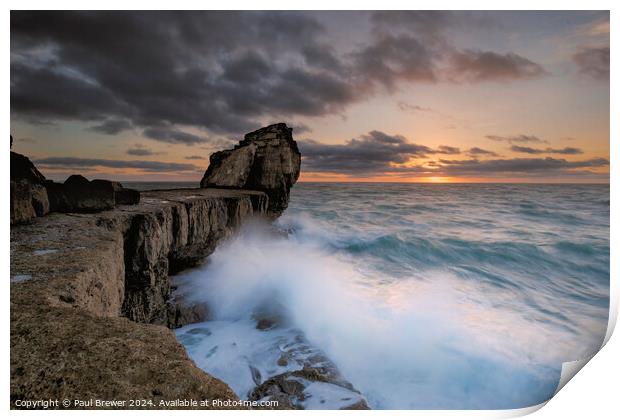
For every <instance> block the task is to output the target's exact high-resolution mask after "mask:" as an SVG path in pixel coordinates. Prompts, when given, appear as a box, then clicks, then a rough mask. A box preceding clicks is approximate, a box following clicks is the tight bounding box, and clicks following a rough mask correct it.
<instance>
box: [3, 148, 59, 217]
mask: <svg viewBox="0 0 620 420" xmlns="http://www.w3.org/2000/svg"><path fill="white" fill-rule="evenodd" d="M45 182H46V180H45V177H44V176H43V174H41V172H39V171H38V170H37V168H36V167H35V166H34V165H33V164H32V162H31V161H30V159H28V158H27V157H26V156H24V155H20V154H19V153H15V152H11V224H15V223H24V222H28V221H30V220H32V219H33V218H35V217H40V216H43V215H45V214H47V213H49V211H50V204H49V200H48V196H47V191H46V189H45V187H44V185H45Z"/></svg>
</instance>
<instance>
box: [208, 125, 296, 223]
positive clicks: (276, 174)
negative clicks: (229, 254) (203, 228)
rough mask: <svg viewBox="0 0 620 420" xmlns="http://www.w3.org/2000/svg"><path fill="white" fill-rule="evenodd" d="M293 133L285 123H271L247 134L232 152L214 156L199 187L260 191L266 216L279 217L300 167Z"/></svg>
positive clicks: (219, 153) (230, 150)
mask: <svg viewBox="0 0 620 420" xmlns="http://www.w3.org/2000/svg"><path fill="white" fill-rule="evenodd" d="M292 132H293V129H292V128H289V127H287V125H286V124H284V123H279V124H273V125H270V126H268V127H264V128H261V129H260V130H257V131H254V132H251V133H248V134H246V135H245V137H244V139H243V140H242V141H240V142H239V144H238V145H236V146H235V147H234V149H229V150H223V151H220V152H216V153H213V154H212V155H211V156H210V158H209V167H208V168H207V170H206V172H205V174H204V176H203V178H202V181H200V186H201V187H202V188H208V187H220V188H241V189H248V190H257V191H263V192H265V193H266V194H267V196H268V197H269V209H268V210H269V213H270V214H271V215H274V216H278V215H280V214H281V213H282V212H283V211H284V210H285V209H286V207H287V206H288V200H289V194H290V189H291V187H292V186H293V184H294V183H295V182H296V181H297V179H298V178H299V171H300V165H301V154H300V153H299V149H298V148H297V143H296V142H295V140H293V135H292Z"/></svg>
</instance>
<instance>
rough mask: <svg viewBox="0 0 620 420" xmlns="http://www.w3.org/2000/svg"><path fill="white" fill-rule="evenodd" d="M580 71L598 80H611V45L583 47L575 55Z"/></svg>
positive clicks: (574, 59) (574, 58)
mask: <svg viewBox="0 0 620 420" xmlns="http://www.w3.org/2000/svg"><path fill="white" fill-rule="evenodd" d="M573 61H574V62H575V64H577V68H578V69H579V72H580V73H581V74H583V75H586V76H589V77H591V78H593V79H596V80H609V47H604V48H583V49H581V50H579V51H578V52H576V53H575V54H574V55H573Z"/></svg>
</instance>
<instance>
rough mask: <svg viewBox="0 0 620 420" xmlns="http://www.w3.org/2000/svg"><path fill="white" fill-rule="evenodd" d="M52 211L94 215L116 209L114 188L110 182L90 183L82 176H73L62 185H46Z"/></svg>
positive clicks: (51, 183) (49, 183)
mask: <svg viewBox="0 0 620 420" xmlns="http://www.w3.org/2000/svg"><path fill="white" fill-rule="evenodd" d="M45 186H46V188H47V194H48V196H49V198H50V208H51V211H56V212H61V213H93V212H98V211H102V210H110V209H113V208H114V187H113V186H112V184H111V182H109V181H104V182H101V181H89V180H88V179H86V178H84V177H83V176H82V175H71V176H70V177H69V178H67V180H66V181H65V182H64V183H62V184H60V183H58V182H52V181H48V182H47V184H46V185H45Z"/></svg>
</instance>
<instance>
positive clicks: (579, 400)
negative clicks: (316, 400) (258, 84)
mask: <svg viewBox="0 0 620 420" xmlns="http://www.w3.org/2000/svg"><path fill="white" fill-rule="evenodd" d="M6 3H7V4H8V5H9V7H10V9H17V10H19V9H34V10H36V9H49V8H50V6H53V8H55V9H169V8H175V9H185V10H188V9H189V10H198V9H213V10H217V9H250V10H254V9H259V10H280V9H281V10H342V9H351V10H356V9H357V10H374V9H385V10H389V9H396V10H399V9H452V10H462V9H464V7H468V8H470V9H472V10H548V9H557V10H597V9H598V10H611V11H612V13H611V21H612V25H611V26H612V27H613V28H616V24H617V21H618V19H616V16H615V13H616V10H614V9H618V7H615V8H614V6H615V4H617V2H612V1H600V0H590V1H581V2H579V1H561V2H560V1H551V0H520V1H514V0H510V1H502V2H497V1H489V0H485V1H482V0H470V1H468V2H462V1H457V0H451V1H449V0H435V1H433V2H432V3H431V4H428V3H421V4H419V3H414V2H410V1H403V0H382V1H381V2H377V1H375V2H370V1H364V0H361V1H353V0H348V1H333V0H332V1H326V0H314V1H307V0H304V1H297V2H295V3H294V4H293V3H292V2H291V1H283V0H263V1H261V2H260V3H259V2H252V1H249V0H237V1H229V2H225V3H224V2H204V1H198V0H193V1H187V0H177V1H175V2H174V3H171V2H163V1H146V0H140V1H131V2H129V1H127V0H124V1H120V0H108V1H105V2H97V1H91V2H88V3H85V2H84V1H83V0H82V1H76V0H60V1H55V2H53V4H50V2H46V1H41V0H38V1H28V0H26V1H8V2H6ZM429 6H430V7H429ZM4 22H5V24H4V25H3V27H4V29H3V31H2V49H3V55H2V57H3V59H4V61H5V64H4V65H3V66H2V69H1V71H2V75H3V80H5V83H6V84H5V85H4V94H3V98H4V102H3V109H4V112H5V114H4V115H5V116H6V119H4V120H3V123H2V125H3V127H4V132H5V133H6V132H8V131H10V121H9V118H8V117H9V110H10V95H9V84H8V83H7V82H8V80H10V78H9V70H10V66H9V51H10V34H9V32H10V14H9V10H6V11H5V13H4ZM614 31H615V29H614ZM614 31H612V34H611V36H612V42H611V44H612V49H613V46H614V45H617V42H613V41H614V39H615V40H616V41H617V38H618V37H617V36H615V34H616V32H614ZM616 50H617V49H616ZM616 52H617V51H612V54H611V68H612V80H611V85H610V86H611V108H610V111H611V115H612V116H617V115H620V114H618V109H617V98H618V95H617V93H618V83H617V82H616V80H615V77H614V76H615V75H613V69H616V68H617V62H618V60H617V59H616ZM617 134H618V120H617V119H615V118H612V119H611V138H612V139H615V141H612V142H611V145H610V156H611V157H612V159H611V160H612V165H611V174H610V180H611V202H612V205H611V209H612V213H611V214H612V216H611V230H610V235H611V256H610V258H611V259H610V260H611V272H610V273H611V278H612V279H614V280H612V284H611V296H612V299H611V308H610V320H611V322H610V324H609V327H608V331H607V336H606V339H605V340H606V342H607V340H609V338H610V337H611V333H612V331H613V328H614V326H615V322H616V319H617V313H618V281H617V279H618V264H617V258H615V257H616V256H617V255H618V253H617V252H615V250H616V249H617V245H618V235H617V223H616V222H617V220H618V219H617V212H616V211H614V209H615V206H614V203H615V202H616V200H615V199H614V197H618V188H620V186H619V185H620V184H619V182H620V180H619V175H618V170H617V168H616V166H615V159H614V157H616V156H620V141H618V140H617ZM1 159H2V161H1V162H2V165H1V169H0V170H1V171H2V175H1V176H0V177H1V178H2V179H4V180H5V181H4V182H1V183H0V197H3V203H4V204H3V206H2V210H1V211H2V214H3V218H4V220H5V224H3V225H2V227H1V229H2V236H3V238H4V241H3V242H2V248H3V249H2V254H1V258H2V263H3V264H2V266H3V267H4V269H3V270H4V272H5V277H4V278H5V279H7V280H6V281H5V282H3V287H4V290H2V296H3V297H4V305H3V306H2V307H3V318H4V320H3V321H4V322H2V332H3V337H5V338H8V337H9V308H10V302H9V297H10V285H9V281H8V278H9V277H10V273H9V266H10V261H9V256H10V250H9V241H8V238H9V232H10V231H9V224H8V223H6V221H8V220H9V214H8V213H9V206H8V203H7V201H8V200H7V198H6V197H8V196H9V191H8V187H9V185H8V182H7V180H8V178H9V160H8V153H6V154H4V155H3V156H2V158H1ZM7 341H8V340H7ZM5 343H6V344H5V346H4V347H3V349H2V352H3V356H4V358H3V359H4V363H3V366H2V367H3V371H2V380H3V381H2V390H1V391H0V392H2V394H0V395H1V396H2V397H3V400H4V402H5V403H4V407H5V409H7V410H8V407H9V345H8V343H7V342H5ZM615 354H620V344H618V339H617V338H615V339H612V340H611V341H609V342H608V344H607V345H606V346H605V348H604V349H603V350H602V351H601V352H600V354H598V355H596V356H595V357H594V359H593V360H592V362H590V363H588V365H587V366H586V367H585V368H584V371H583V372H582V373H580V374H579V379H578V380H573V381H570V383H569V384H568V385H567V386H566V387H565V388H564V389H562V391H561V392H560V393H559V394H558V395H557V396H556V397H554V398H552V400H551V401H550V402H549V403H548V407H546V408H545V409H544V410H540V411H538V412H537V413H536V414H535V415H534V416H535V417H533V418H537V419H551V418H583V417H584V416H588V417H591V418H601V419H603V418H613V417H614V416H615V415H617V413H618V412H620V410H618V408H619V403H618V398H617V384H618V373H619V371H620V369H619V363H618V360H617V357H614V355H615ZM579 365H580V364H579V363H574V364H572V365H570V364H569V365H568V367H570V368H573V369H574V368H575V367H579ZM578 370H579V369H577V371H578ZM544 405H545V404H541V405H539V406H535V407H530V408H525V409H518V410H499V411H460V410H458V411H389V412H385V411H370V412H334V411H324V412H320V413H318V414H319V415H321V416H322V417H323V416H326V417H328V418H334V417H339V418H341V417H342V418H352V417H356V418H358V417H366V418H370V417H372V418H376V417H377V416H382V415H384V414H389V416H390V417H394V418H404V417H407V418H410V417H417V418H446V417H451V418H457V417H458V418H475V419H481V418H510V417H516V416H521V415H525V414H529V413H532V412H534V411H537V410H538V409H539V408H541V407H542V406H544ZM612 413H613V414H612ZM108 414H110V415H114V416H119V415H121V416H122V417H125V415H127V416H129V415H131V416H132V417H137V418H147V417H148V418H149V419H152V418H165V417H168V416H170V413H169V412H154V411H140V412H132V413H131V414H127V412H123V413H121V412H118V411H115V412H114V413H108V412H102V411H94V412H89V413H88V415H89V416H92V417H93V418H101V417H107V416H108ZM614 414H615V415H614ZM10 415H11V416H15V417H20V418H23V417H25V418H31V417H39V416H42V415H45V416H49V417H50V418H62V419H64V418H75V417H78V416H79V417H81V416H83V415H84V413H83V412H78V411H71V412H67V411H64V412H42V411H38V412H22V411H10ZM174 415H175V416H177V415H182V416H188V417H190V416H191V417H194V416H196V417H200V418H205V417H207V416H217V417H218V418H220V417H222V418H231V417H245V416H252V417H258V418H267V417H268V418H270V419H271V418H284V417H286V418H290V417H291V416H293V417H314V416H316V415H317V412H316V411H314V412H313V411H307V412H282V411H280V412H272V411H263V412H258V411H254V412H239V411H232V412H217V413H215V412H204V411H200V412H193V413H190V412H181V411H177V412H175V413H174Z"/></svg>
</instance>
